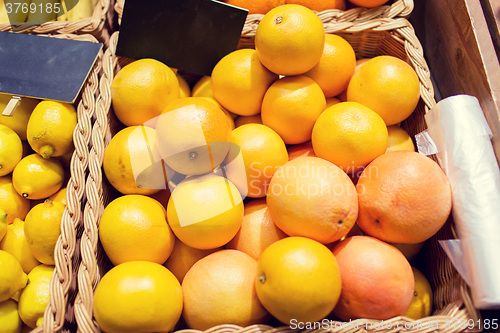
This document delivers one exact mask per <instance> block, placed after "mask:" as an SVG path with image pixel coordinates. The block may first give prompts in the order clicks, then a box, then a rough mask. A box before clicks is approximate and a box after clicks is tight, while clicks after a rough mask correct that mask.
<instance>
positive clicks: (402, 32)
mask: <svg viewBox="0 0 500 333" xmlns="http://www.w3.org/2000/svg"><path fill="white" fill-rule="evenodd" d="M320 14H322V13H320ZM325 15H326V14H325ZM330 15H335V13H330ZM323 22H325V21H324V20H323ZM349 23H352V22H349ZM339 24H340V28H339V27H335V26H334V25H332V26H331V27H330V28H331V30H333V31H339V32H344V33H356V32H360V31H364V30H371V31H375V32H376V31H393V30H394V31H397V33H398V36H393V37H394V38H396V39H398V40H400V41H401V42H403V43H404V47H405V51H406V54H407V56H408V57H409V62H410V63H411V65H412V66H413V67H414V69H415V71H416V73H417V76H418V78H419V81H420V86H421V99H422V101H423V103H424V108H425V112H428V111H429V110H430V109H431V108H432V107H433V106H434V105H435V103H436V102H435V99H434V89H433V86H432V82H431V80H430V72H429V69H428V67H427V64H426V61H425V59H424V57H423V50H422V47H421V45H420V42H419V41H418V39H417V37H416V35H415V32H414V30H413V27H412V26H411V24H410V23H409V22H408V21H407V20H406V19H404V18H396V19H388V18H382V19H380V18H378V19H372V20H364V21H363V20H358V21H356V22H354V23H352V24H349V25H348V26H344V25H342V23H339ZM326 27H327V24H325V30H326ZM118 36H119V32H115V33H113V35H112V36H111V38H110V45H109V48H108V49H107V50H106V53H105V54H104V57H103V75H102V77H101V81H100V86H99V88H100V92H101V93H100V96H99V100H98V110H99V111H98V112H103V114H102V115H101V117H104V118H106V116H107V112H108V111H109V110H110V107H111V92H110V86H111V82H112V80H113V78H114V70H115V68H116V66H117V64H118V57H117V56H116V55H115V50H116V45H117V41H118ZM247 36H248V37H251V36H252V32H251V31H249V32H248V33H247V34H246V35H245V34H244V35H242V38H244V37H247ZM103 121H104V120H103ZM108 126H109V125H108V124H107V123H106V122H103V123H100V124H99V127H95V128H93V134H94V131H95V132H96V133H97V132H100V140H101V141H103V138H104V136H105V132H106V130H107V129H108ZM96 138H97V136H96ZM97 144H98V145H99V146H97V147H96V151H101V152H103V151H104V142H97ZM91 151H92V148H91ZM93 155H94V154H93V153H92V152H91V154H90V156H91V158H92V156H93ZM102 158H103V157H102V156H101V157H100V158H99V157H97V156H96V160H97V161H100V164H99V165H98V167H99V168H100V167H101V166H102ZM91 169H92V168H91ZM96 172H97V173H96V175H94V176H93V178H94V179H100V180H101V183H100V184H97V183H96V182H94V184H92V185H90V186H89V184H88V183H87V187H88V188H93V189H94V190H96V191H97V192H98V193H99V194H100V195H102V170H101V169H98V170H96ZM91 173H92V171H91ZM90 178H91V177H90V176H89V180H90ZM99 186H100V187H101V188H99ZM97 189H98V190H97ZM90 194H91V193H88V195H90ZM94 196H96V194H94ZM90 203H91V201H90V200H89V201H87V205H89V204H90ZM101 204H102V203H101ZM89 209H90V210H92V211H94V212H96V213H95V214H94V216H93V217H94V219H95V220H94V222H93V223H89V226H90V227H91V228H92V229H89V230H87V229H86V230H84V233H87V235H86V236H85V237H82V251H83V242H88V243H89V244H90V243H92V244H94V246H93V247H92V246H88V247H87V248H86V250H90V251H92V252H91V253H88V254H87V255H86V256H85V257H88V258H87V259H90V260H89V261H86V260H85V259H83V260H82V263H81V265H82V266H81V268H80V270H79V283H82V284H80V285H79V293H78V295H77V301H76V302H75V308H76V310H78V311H76V316H75V317H76V320H77V323H78V328H79V332H84V333H91V332H92V333H96V332H100V329H99V327H98V326H97V323H96V322H95V321H94V320H93V319H92V318H93V317H92V309H93V308H92V307H93V299H92V297H93V287H95V286H96V285H97V283H98V280H97V275H98V270H99V267H97V262H96V256H97V252H96V249H97V248H96V245H95V244H97V235H96V234H95V233H96V230H97V221H98V212H99V211H101V210H102V209H103V207H102V206H98V203H96V206H94V207H90V208H89ZM85 222H86V224H87V222H92V221H85ZM93 224H95V225H93ZM84 272H85V274H84ZM454 291H456V292H457V293H459V295H460V298H461V299H460V300H458V301H453V302H449V303H447V304H446V306H444V307H443V308H442V309H440V310H438V311H436V312H435V313H434V315H433V316H430V317H427V318H431V319H432V320H433V321H434V320H438V321H439V323H440V324H439V325H440V326H439V327H440V328H441V327H445V323H446V322H450V321H451V320H456V319H467V320H468V319H470V318H473V319H474V320H475V319H477V318H479V317H480V315H479V312H478V311H477V310H476V309H474V307H473V304H472V301H471V299H470V295H469V290H468V288H467V285H466V284H465V282H464V281H463V280H460V284H459V286H458V289H457V290H454ZM384 322H385V323H388V322H390V323H392V324H393V327H394V326H396V325H398V323H400V324H402V325H404V324H405V323H412V322H414V321H413V320H412V319H409V318H406V317H395V318H392V319H390V320H385V321H384ZM333 323H342V322H335V321H334V322H333ZM331 329H335V330H338V328H335V327H333V328H331ZM393 329H394V328H392V329H380V331H381V332H387V333H389V332H390V331H392V330H393ZM434 330H435V329H432V328H428V329H425V328H416V329H408V330H406V329H405V331H408V332H424V333H427V332H431V331H434ZM264 331H265V332H269V331H272V332H273V333H274V332H277V331H280V332H281V331H292V329H291V328H290V327H289V326H280V327H271V326H268V325H251V326H248V327H240V326H236V325H219V326H216V327H213V328H211V329H209V330H207V331H204V332H205V333H233V332H234V333H236V332H238V333H243V332H244V333H254V332H264ZM311 331H312V332H315V333H320V332H321V331H323V330H322V329H320V330H311ZM377 331H379V330H377ZM446 331H447V332H450V333H451V332H461V331H464V329H462V328H460V327H450V328H449V329H447V330H446ZM472 331H474V330H469V332H472ZM180 332H182V333H199V332H202V331H199V330H192V329H183V330H180V331H177V332H176V333H180Z"/></svg>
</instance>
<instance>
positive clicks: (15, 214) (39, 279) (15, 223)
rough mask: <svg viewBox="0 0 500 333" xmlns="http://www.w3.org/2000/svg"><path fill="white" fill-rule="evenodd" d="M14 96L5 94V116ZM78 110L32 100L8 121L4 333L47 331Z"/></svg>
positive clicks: (1, 207) (4, 119)
mask: <svg viewBox="0 0 500 333" xmlns="http://www.w3.org/2000/svg"><path fill="white" fill-rule="evenodd" d="M10 98H11V96H7V95H0V109H1V110H3V109H4V108H5V106H6V105H7V103H8V102H9V99H10ZM76 124H77V115H76V111H75V109H74V108H73V106H72V105H70V104H64V103H59V102H54V101H38V100H34V99H29V98H25V99H23V100H22V101H21V102H20V105H19V106H18V107H17V108H16V109H15V113H14V115H13V116H3V115H0V286H1V287H0V328H1V329H0V331H1V332H5V333H14V332H17V333H18V332H21V330H22V327H23V323H24V326H27V327H29V328H35V327H37V326H39V325H41V324H42V322H43V313H44V310H45V308H46V306H47V304H48V302H49V299H50V295H49V284H50V280H51V277H52V274H53V271H54V264H55V262H54V248H55V245H56V242H57V239H58V237H59V235H60V225H61V218H62V215H63V212H64V209H65V207H66V188H65V187H63V184H64V183H65V181H66V179H67V178H66V177H67V176H69V171H68V167H69V161H70V159H71V155H72V153H73V150H74V147H73V131H74V129H75V127H76Z"/></svg>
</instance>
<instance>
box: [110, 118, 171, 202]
mask: <svg viewBox="0 0 500 333" xmlns="http://www.w3.org/2000/svg"><path fill="white" fill-rule="evenodd" d="M103 169H104V173H105V175H106V178H107V179H108V181H109V182H110V183H111V185H113V187H114V188H115V189H117V190H118V191H120V192H121V193H123V194H145V195H149V194H153V193H156V192H158V191H159V190H160V189H164V188H166V186H167V185H166V182H167V181H168V179H165V178H166V177H165V176H164V171H165V172H166V175H167V177H170V176H171V175H172V174H173V171H171V170H170V168H169V167H168V166H166V165H165V164H164V163H162V162H161V156H160V153H159V152H158V147H157V144H156V132H155V130H154V129H152V128H150V127H148V126H130V127H126V128H124V129H122V130H121V131H119V132H118V133H116V134H115V136H113V138H112V139H111V141H110V142H109V145H108V147H107V148H106V151H105V152H104V160H103Z"/></svg>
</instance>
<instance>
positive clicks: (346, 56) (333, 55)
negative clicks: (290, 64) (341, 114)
mask: <svg viewBox="0 0 500 333" xmlns="http://www.w3.org/2000/svg"><path fill="white" fill-rule="evenodd" d="M355 68H356V54H355V53H354V49H353V48H352V46H351V44H349V43H348V42H347V41H346V40H345V39H344V38H342V37H340V36H337V35H332V34H326V35H325V47H324V49H323V54H322V55H321V59H320V60H319V62H318V63H317V64H316V66H314V67H313V68H312V69H311V70H309V71H308V72H306V73H305V74H304V75H306V76H309V77H310V78H311V79H313V80H314V81H315V82H316V83H317V84H318V85H319V86H320V87H321V90H323V93H324V94H325V97H333V96H337V95H338V94H340V93H341V92H342V91H343V90H345V89H347V85H348V84H349V81H350V80H351V77H352V76H353V74H354V70H355Z"/></svg>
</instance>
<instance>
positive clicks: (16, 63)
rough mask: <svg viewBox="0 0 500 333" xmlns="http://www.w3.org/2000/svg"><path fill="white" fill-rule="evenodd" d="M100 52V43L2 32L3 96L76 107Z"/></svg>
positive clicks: (0, 87)
mask: <svg viewBox="0 0 500 333" xmlns="http://www.w3.org/2000/svg"><path fill="white" fill-rule="evenodd" d="M101 48H102V44H100V43H91V42H86V41H77V40H69V39H61V38H53V37H43V36H36V35H26V34H20V33H13V32H4V31H1V32H0V93H4V94H10V95H15V96H20V97H32V98H38V99H50V100H55V101H60V102H67V103H74V102H75V100H76V98H77V97H78V94H79V93H80V90H81V88H82V87H83V84H84V83H85V81H86V80H87V76H88V74H89V73H90V70H91V69H92V67H93V66H94V63H95V61H96V59H97V56H98V54H99V51H100V50H101ZM0 111H1V110H0Z"/></svg>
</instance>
